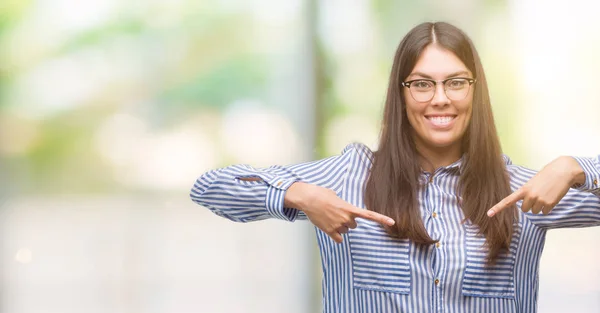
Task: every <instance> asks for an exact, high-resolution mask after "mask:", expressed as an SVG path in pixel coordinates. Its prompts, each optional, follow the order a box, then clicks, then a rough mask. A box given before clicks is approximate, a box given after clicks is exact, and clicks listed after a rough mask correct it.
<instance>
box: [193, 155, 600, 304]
mask: <svg viewBox="0 0 600 313" xmlns="http://www.w3.org/2000/svg"><path fill="white" fill-rule="evenodd" d="M371 154H372V152H371V150H369V148H367V147H366V146H364V145H361V144H351V145H348V146H347V147H346V148H345V149H344V151H343V152H342V154H341V155H339V156H334V157H330V158H326V159H322V160H318V161H314V162H308V163H303V164H297V165H292V166H272V167H269V168H265V169H255V168H252V167H250V166H248V165H234V166H230V167H226V168H221V169H217V170H212V171H209V172H207V173H205V174H204V175H202V176H200V178H198V180H197V181H196V183H195V184H194V187H193V188H192V190H191V198H192V200H193V201H195V202H196V203H198V204H200V205H202V206H205V207H207V208H208V209H210V210H211V211H212V212H214V213H215V214H217V215H219V216H222V217H224V218H227V219H230V220H232V221H236V222H251V221H258V220H263V219H267V218H278V219H283V220H287V221H295V220H296V219H306V216H305V215H304V214H303V213H302V212H300V211H298V210H295V209H292V208H284V206H283V203H284V194H285V192H286V190H287V188H288V187H289V186H290V185H291V184H293V183H294V182H296V181H303V182H307V183H312V184H316V185H320V186H323V187H326V188H329V189H332V190H334V191H336V192H337V194H338V196H340V197H341V198H342V199H344V200H345V201H347V202H349V203H351V204H353V205H354V206H357V207H360V208H364V207H365V206H364V202H363V192H364V188H363V187H364V184H365V180H366V178H367V174H368V171H369V169H370V165H371V163H370V156H371ZM505 160H506V164H507V170H508V172H509V173H510V178H511V188H512V189H513V190H516V189H518V188H519V187H520V186H522V185H523V184H525V183H526V182H527V181H528V180H529V179H531V178H532V177H533V176H534V175H535V172H534V171H532V170H529V169H526V168H524V167H520V166H516V165H512V163H511V162H510V160H509V159H508V158H505ZM576 160H577V161H578V162H579V164H580V165H581V166H582V167H583V168H584V170H585V173H586V182H585V184H584V185H582V186H581V187H579V188H578V189H571V190H569V192H568V193H567V195H566V196H565V197H564V198H563V199H562V201H561V202H560V203H559V204H558V205H557V206H556V207H555V208H554V210H553V211H552V212H551V213H550V214H549V215H535V214H532V213H522V212H521V211H519V212H520V213H519V214H520V215H519V221H518V225H517V226H516V227H515V233H514V236H513V241H512V243H511V246H510V252H509V253H507V254H505V255H502V256H501V257H500V259H498V262H497V263H496V265H494V266H493V267H486V264H485V258H486V256H487V250H486V248H485V247H484V242H485V238H484V237H483V236H482V235H479V234H478V227H477V226H476V225H473V224H472V223H470V222H469V221H467V222H465V223H462V221H463V219H464V215H463V212H462V210H461V209H460V208H459V206H458V203H457V197H456V191H455V190H456V188H455V187H456V186H457V183H458V178H459V174H460V160H459V161H457V162H455V163H454V164H451V165H449V166H446V167H442V168H439V169H437V170H435V172H434V173H427V172H423V173H422V174H421V179H422V182H423V184H422V186H421V188H420V190H419V195H418V197H419V206H420V210H421V216H422V218H423V223H424V225H425V228H426V229H427V232H428V233H429V234H430V236H431V237H432V238H433V239H436V240H439V245H431V246H422V245H415V244H413V243H412V242H410V241H409V240H398V239H395V238H391V237H390V236H388V235H387V233H386V232H385V231H384V229H383V227H382V226H380V225H379V224H377V223H375V222H371V221H369V220H365V219H358V220H357V221H358V227H357V228H356V229H351V230H350V231H349V233H347V234H344V241H343V243H341V244H337V243H335V242H334V241H333V240H332V239H330V238H329V237H328V236H327V235H326V234H325V233H323V232H322V231H321V230H319V229H317V228H315V229H316V231H317V240H318V246H319V249H320V252H321V261H322V266H323V282H322V284H323V309H324V312H327V313H330V312H343V313H359V312H360V313H363V312H364V313H367V312H369V313H372V312H381V313H390V312H446V313H475V312H511V313H513V312H514V313H516V312H524V313H531V312H536V311H537V308H536V303H537V294H538V273H539V265H540V257H541V252H542V249H543V247H544V241H545V237H546V231H547V230H549V229H552V228H563V227H586V226H596V225H600V186H598V181H599V180H600V156H598V157H596V158H576ZM245 177H254V178H260V180H256V181H245V180H240V178H245ZM518 205H520V202H519V203H518ZM481 209H482V210H487V209H489V208H481Z"/></svg>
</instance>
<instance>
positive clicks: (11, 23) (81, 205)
mask: <svg viewBox="0 0 600 313" xmlns="http://www.w3.org/2000/svg"><path fill="white" fill-rule="evenodd" d="M595 6H598V5H597V4H595V3H594V2H592V1H584V0H571V1H569V2H568V4H566V3H564V2H547V1H542V0H518V1H517V0H511V1H509V0H486V1H479V0H453V1H434V0H428V1H419V2H417V1H397V0H351V1H341V0H337V1H336V0H333V1H317V0H286V1H275V0H203V1H191V0H146V1H117V0H86V1H70V0H38V1H33V0H29V1H22V0H3V1H2V2H1V3H0V311H1V312H10V313H33V312H60V313H69V312H156V313H159V312H206V313H211V312H216V313H229V312H291V313H304V312H319V311H320V308H321V304H320V301H321V299H320V297H321V290H320V288H321V287H320V286H321V285H320V278H321V276H320V272H319V271H320V263H319V260H318V255H317V253H318V251H317V247H316V242H315V238H314V231H313V230H312V228H311V226H310V224H309V223H304V222H300V223H286V222H282V221H264V222H259V223H249V224H236V223H233V222H229V221H227V220H225V219H222V218H220V217H218V216H216V215H213V214H212V213H210V212H209V211H208V210H207V209H204V208H201V207H199V206H197V205H195V204H193V203H192V202H191V201H190V200H189V196H188V194H189V190H190V188H191V186H192V185H193V183H194V181H195V179H196V178H197V177H198V176H199V175H200V174H202V173H203V172H204V171H206V170H208V169H212V168H216V167H222V166H226V165H230V164H234V163H247V164H252V165H254V166H257V167H260V166H267V165H272V164H291V163H297V162H302V161H307V160H311V159H316V158H322V157H326V156H329V155H333V154H338V153H340V151H341V149H342V148H343V147H344V146H345V145H346V144H348V143H350V142H353V141H360V142H363V143H365V144H367V145H369V146H371V147H372V148H376V144H377V143H376V141H377V135H378V131H379V122H380V118H381V111H382V106H383V103H384V96H385V90H386V88H387V80H388V75H389V71H390V68H391V62H392V58H393V55H394V52H395V49H396V47H397V45H398V43H399V41H400V40H401V38H402V37H403V36H404V34H405V33H406V32H407V31H408V30H409V29H410V28H412V27H413V26H415V25H416V24H418V23H420V22H424V21H435V20H444V21H448V22H451V23H454V24H455V25H457V26H459V27H461V28H463V29H464V30H465V31H466V32H467V33H468V34H469V35H470V36H471V37H472V38H473V40H474V41H475V44H476V46H477V48H478V50H479V53H480V55H481V57H482V59H483V63H484V67H485V69H486V73H487V76H488V81H489V85H490V89H491V96H492V103H493V105H494V110H495V116H496V122H497V125H498V128H499V132H500V136H501V140H502V144H503V148H504V152H505V153H506V154H508V155H509V156H511V158H512V159H513V161H514V162H515V163H518V164H521V165H526V166H529V167H532V168H535V169H540V168H541V167H542V166H543V165H544V164H546V163H547V162H549V161H550V160H552V159H554V158H555V157H557V156H559V155H563V154H568V155H580V156H593V155H597V154H600V140H599V139H598V134H599V133H600V94H599V93H598V84H599V83H600V78H599V77H598V73H599V72H600V60H599V59H598V57H597V56H598V55H599V54H600V33H599V32H597V29H598V28H599V27H600V20H599V19H597V18H596V17H595V12H597V9H598V7H595ZM599 235H600V231H599V230H597V229H579V230H558V231H552V232H550V234H549V236H548V240H547V246H546V249H545V254H544V256H543V258H542V260H543V262H542V271H541V278H540V295H539V308H540V312H580V313H585V312H598V311H600V283H598V282H599V281H600V267H598V265H597V264H598V258H599V257H600V251H599V250H598V249H597V247H598V246H599V240H598V238H600V236H599Z"/></svg>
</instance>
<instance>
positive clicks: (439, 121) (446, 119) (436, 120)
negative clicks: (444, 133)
mask: <svg viewBox="0 0 600 313" xmlns="http://www.w3.org/2000/svg"><path fill="white" fill-rule="evenodd" d="M428 119H429V120H430V121H431V122H432V123H433V124H434V125H438V126H444V125H448V124H449V123H450V122H451V121H452V120H453V119H454V117H453V116H432V117H428Z"/></svg>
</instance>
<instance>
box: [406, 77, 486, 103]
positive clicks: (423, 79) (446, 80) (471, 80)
mask: <svg viewBox="0 0 600 313" xmlns="http://www.w3.org/2000/svg"><path fill="white" fill-rule="evenodd" d="M454 79H464V80H466V81H467V82H468V83H469V90H467V93H466V94H465V97H464V98H466V97H467V95H468V94H469V91H471V85H473V84H475V83H476V82H477V78H469V77H451V78H446V79H444V80H433V79H428V78H419V79H413V80H408V81H405V82H402V83H400V85H402V86H403V87H406V88H408V91H409V92H410V96H411V97H412V98H413V99H414V100H415V101H417V102H429V101H431V99H433V97H435V93H436V89H437V84H438V83H440V84H442V86H444V94H445V95H446V97H447V98H448V99H450V100H453V101H460V100H463V99H464V98H462V99H452V98H450V97H448V93H447V91H448V89H446V83H447V82H448V81H451V80H454ZM419 81H427V82H431V83H433V87H434V90H433V94H431V98H429V99H428V100H424V101H419V100H417V99H415V96H414V95H413V93H412V89H411V88H410V85H411V84H412V83H414V82H419Z"/></svg>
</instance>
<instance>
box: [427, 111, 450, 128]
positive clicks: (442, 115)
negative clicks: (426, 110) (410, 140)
mask: <svg viewBox="0 0 600 313" xmlns="http://www.w3.org/2000/svg"><path fill="white" fill-rule="evenodd" d="M424 116H425V120H426V121H427V125H429V127H431V128H433V129H437V130H447V129H450V128H452V126H454V123H455V122H456V118H457V117H458V115H456V114H426V115H424ZM432 117H452V120H451V121H450V122H449V123H448V124H444V125H440V124H436V123H434V122H432V121H431V120H430V118H432Z"/></svg>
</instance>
